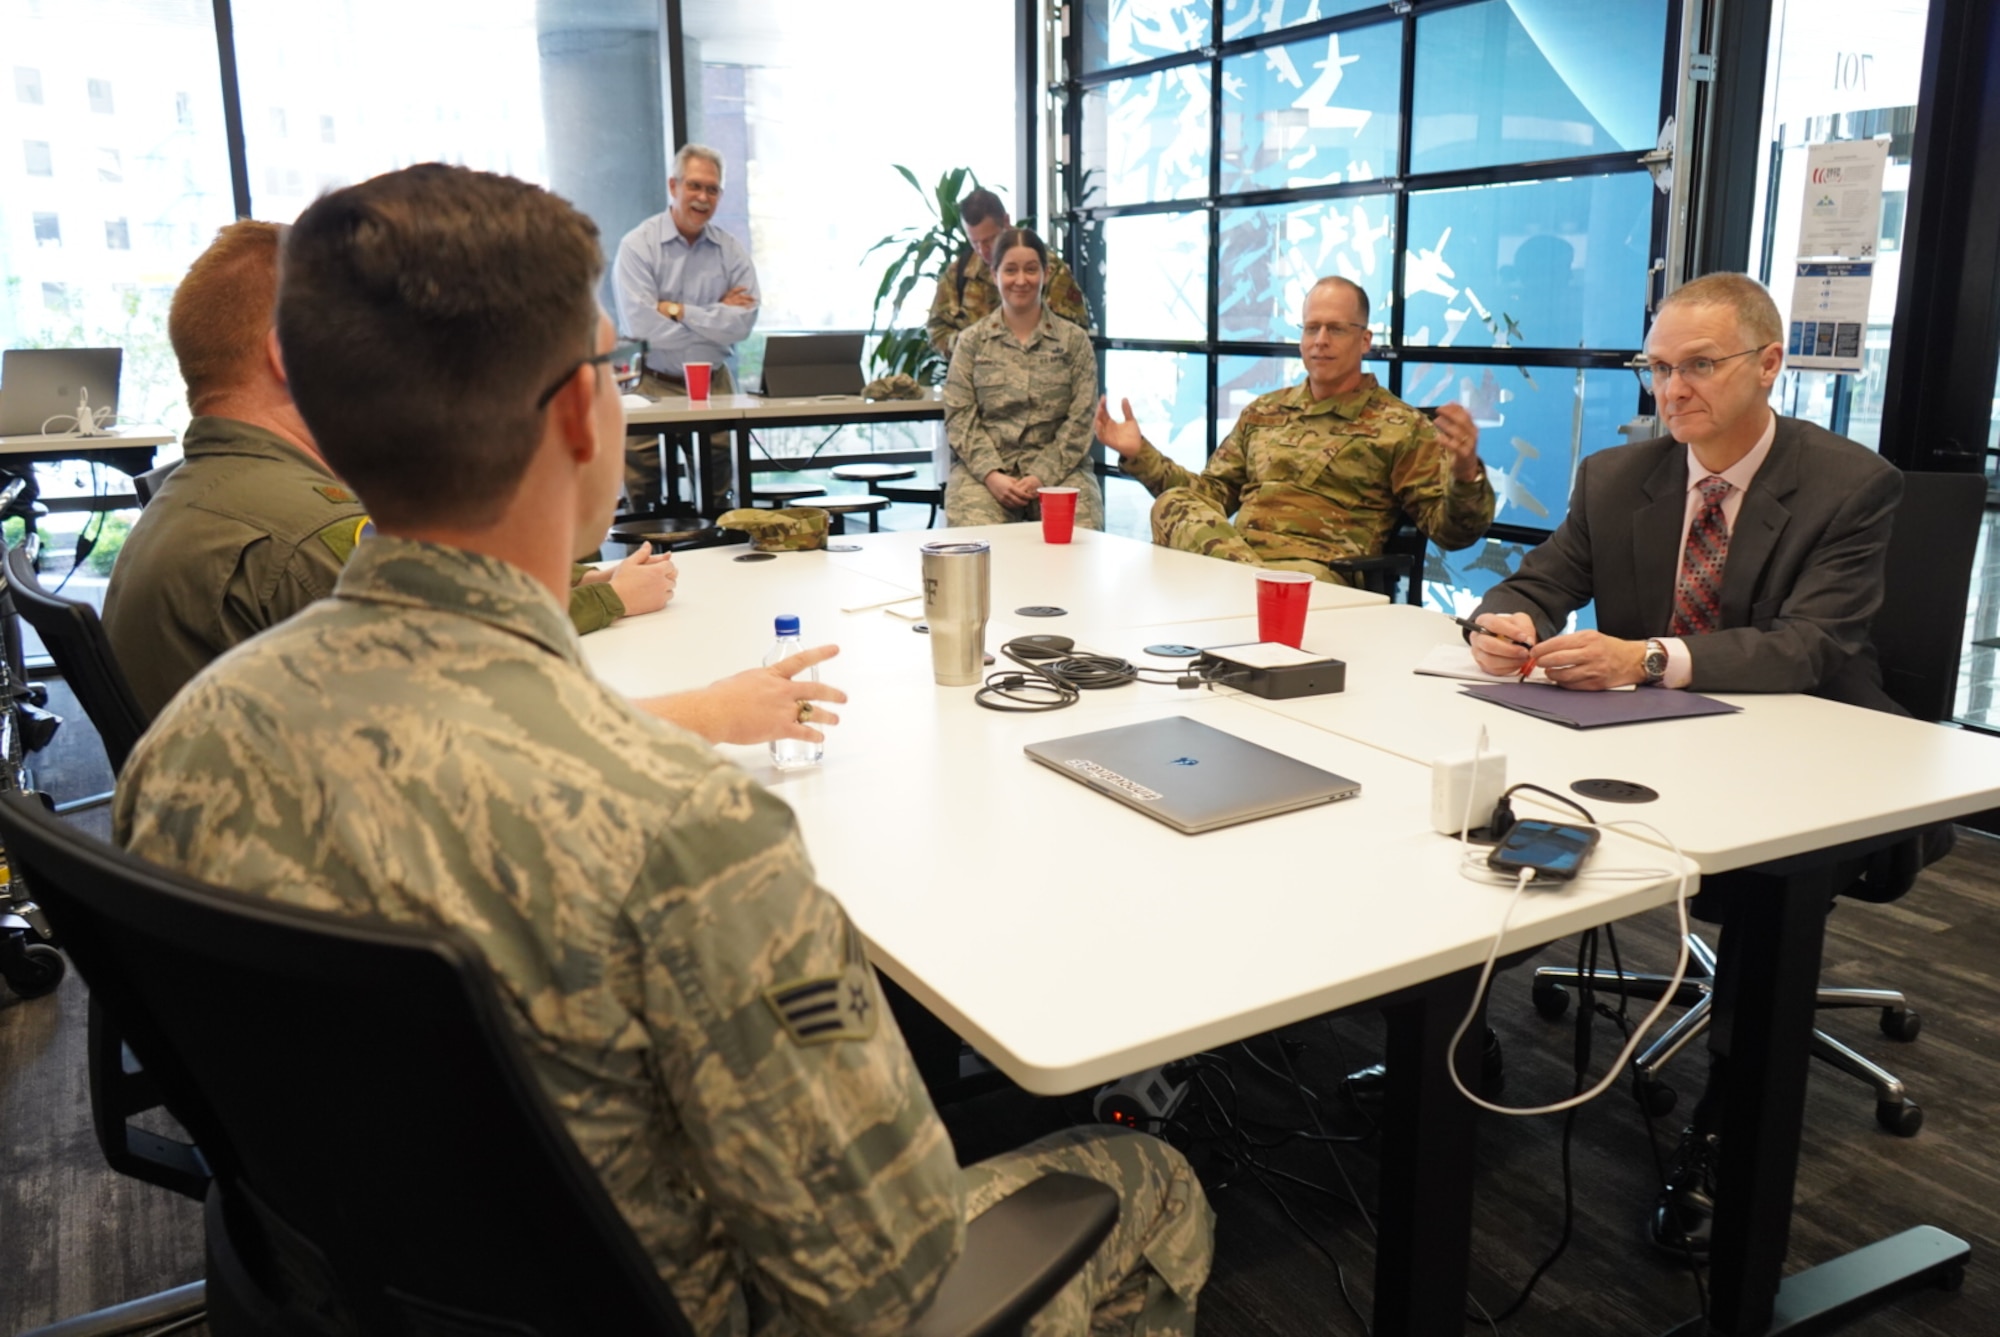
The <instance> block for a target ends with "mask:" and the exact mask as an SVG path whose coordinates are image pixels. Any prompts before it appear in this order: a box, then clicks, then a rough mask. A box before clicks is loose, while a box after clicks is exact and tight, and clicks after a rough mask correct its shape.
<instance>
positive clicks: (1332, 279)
mask: <svg viewBox="0 0 2000 1337" xmlns="http://www.w3.org/2000/svg"><path fill="white" fill-rule="evenodd" d="M1321 288H1333V289H1335V290H1337V291H1341V292H1351V293H1353V294H1354V300H1355V301H1357V302H1359V303H1361V323H1362V324H1363V325H1366V324H1367V323H1368V310H1369V307H1368V290H1367V289H1366V288H1364V287H1362V286H1361V285H1360V284H1358V283H1356V282H1355V281H1354V280H1353V279H1349V278H1342V277H1341V276H1340V275H1338V274H1329V275H1327V276H1326V277H1325V278H1323V279H1321V280H1320V281H1319V282H1317V283H1315V284H1313V286H1312V287H1311V288H1309V289H1307V290H1306V296H1308V297H1310V296H1312V294H1313V293H1315V292H1317V291H1319V290H1320V289H1321Z"/></svg>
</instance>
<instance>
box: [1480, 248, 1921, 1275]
mask: <svg viewBox="0 0 2000 1337" xmlns="http://www.w3.org/2000/svg"><path fill="white" fill-rule="evenodd" d="M1783 340H1784V325H1783V323H1782V321H1781V320H1780V319H1779V316H1778V308H1777V306H1776V304H1774V303H1773V302H1772V301H1771V296H1770V294H1769V293H1767V292H1765V291H1764V289H1763V288H1762V287H1761V286H1760V285H1758V284H1757V283H1756V282H1754V281H1752V280H1751V279H1748V278H1746V277H1744V276H1743V275H1741V274H1711V275H1708V276H1707V277H1705V278H1699V279H1696V280H1694V281H1693V282H1692V283H1689V284H1687V285H1685V286H1683V287H1681V288H1679V289H1676V290H1675V291H1674V292H1673V293H1672V294H1671V295H1670V296H1668V297H1667V299H1666V300H1665V301H1664V302H1662V303H1661V304H1660V311H1659V315H1658V316H1657V317H1656V318H1655V320H1654V322H1653V328H1652V331H1651V332H1650V333H1649V334H1648V335H1647V336H1646V359H1647V361H1648V362H1649V363H1650V366H1649V367H1648V368H1647V369H1646V370H1645V371H1644V372H1642V373H1641V379H1643V380H1645V381H1646V383H1647V388H1648V389H1650V390H1651V391H1652V392H1653V397H1654V399H1655V401H1656V402H1657V403H1658V405H1659V410H1660V416H1661V418H1662V419H1663V420H1664V421H1665V423H1666V426H1667V430H1668V431H1669V432H1670V433H1672V435H1671V436H1668V437H1661V438H1659V439H1657V440H1653V441H1641V442H1639V443H1637V444H1636V445H1629V446H1619V447H1616V448H1615V449H1611V450H1606V451H1603V452H1601V453H1599V454H1597V455H1593V456H1591V457H1590V458H1589V459H1587V460H1585V461H1584V462H1583V464H1582V467H1581V468H1579V469H1578V471H1577V477H1576V489H1575V492H1574V493H1573V494H1572V496H1571V498H1570V509H1569V515H1568V516H1567V517H1566V518H1565V519H1564V520H1563V522H1562V524H1561V525H1560V526H1559V527H1558V528H1557V529H1556V532H1555V533H1554V534H1552V535H1550V537H1549V540H1548V542H1546V543H1544V544H1542V545H1541V546H1540V547H1538V548H1536V549H1535V550H1534V551H1533V552H1531V553H1529V554H1528V556H1527V557H1526V558H1525V559H1524V560H1523V561H1522V563H1521V569H1520V571H1519V572H1518V573H1516V574H1515V575H1513V576H1510V577H1508V578H1507V579H1506V580H1504V581H1502V582H1501V583H1500V584H1499V585H1497V586H1495V587H1494V588H1493V590H1492V591H1491V592H1490V593H1489V594H1488V595H1487V596H1486V599H1485V600H1484V601H1483V602H1482V603H1481V604H1480V605H1479V609H1478V611H1477V612H1476V613H1475V614H1474V620H1475V621H1477V622H1478V623H1479V625H1480V626H1482V627H1485V628H1486V629H1487V630H1488V631H1491V632H1497V633H1498V634H1499V635H1498V636H1497V637H1496V636H1490V635H1483V634H1475V635H1473V636H1472V637H1471V647H1472V653H1473V656H1474V658H1476V659H1477V660H1478V661H1479V663H1480V665H1481V667H1483V668H1485V669H1487V670H1488V671H1490V672H1495V673H1500V672H1513V671H1518V670H1519V669H1520V668H1521V667H1522V666H1523V665H1524V664H1525V663H1526V662H1527V661H1528V660H1530V659H1532V660H1534V661H1535V662H1536V663H1538V664H1539V665H1540V666H1541V667H1542V668H1544V669H1546V670H1547V672H1548V675H1549V679H1550V680H1551V681H1552V682H1555V683H1556V684H1558V685H1559V686H1562V687H1567V688H1573V689H1575V690H1578V691H1596V690H1602V689H1604V688H1609V687H1623V686H1626V685H1628V684H1645V685H1650V686H1657V687H1664V688H1682V687H1686V688H1694V689H1696V690H1702V691H1715V692H1809V693H1812V694H1814V695H1816V696H1825V697H1831V698H1832V699H1834V700H1836V701H1845V702H1847V703H1849V704H1851V705H1857V706H1866V707H1869V708H1871V709H1875V710H1887V711H1894V712H1896V713H1898V714H1901V713H1902V712H1901V711H1900V709H1899V708H1898V707H1897V706H1896V705H1895V703H1894V702H1893V701H1891V700H1890V699H1889V697H1888V696H1887V695H1886V694H1884V692H1883V690H1882V674H1881V669H1880V666H1879V665H1878V664H1877V663H1876V660H1875V650H1874V647H1873V645H1871V644H1870V642H1869V639H1868V628H1869V623H1870V622H1871V621H1872V620H1873V619H1874V616H1875V610H1876V609H1877V608H1879V607H1880V606H1881V604H1882V571H1883V563H1884V555H1885V553H1886V551H1887V548H1888V543H1889V526H1890V522H1891V520H1892V519H1893V517H1894V514H1895V510H1896V503H1897V502H1898V500H1900V498H1901V497H1902V493H1903V478H1902V475H1901V474H1900V473H1899V472H1898V471H1897V470H1896V469H1895V468H1894V467H1893V466H1891V465H1889V464H1887V463H1885V462H1883V460H1882V459H1881V457H1879V456H1877V455H1875V454H1874V453H1873V452H1871V451H1869V450H1867V449H1866V448H1864V447H1862V446H1858V445H1856V444H1855V443H1854V442H1852V441H1849V440H1846V439H1845V438H1843V437H1838V436H1834V435H1833V434H1832V433H1830V432H1826V431H1823V430H1821V429H1820V428H1818V427H1815V426H1813V425H1812V424H1811V423H1805V422H1800V421H1798V420H1797V419H1795V418H1781V417H1779V416H1778V415H1777V414H1775V413H1773V412H1772V411H1771V407H1770V403H1769V396H1770V393H1771V385H1772V383H1773V382H1774V381H1776V380H1777V378H1778V372H1779V370H1780V369H1781V368H1782V367H1783V365H1784V344H1783ZM1593 600H1594V601H1595V602H1596V604H1597V625H1598V630H1596V631H1579V632H1571V633H1569V634H1567V635H1557V634H1554V633H1557V632H1559V631H1560V630H1561V628H1562V626H1563V624H1564V622H1565V621H1566V620H1567V619H1568V617H1569V615H1570V614H1571V613H1573V612H1575V611H1576V610H1577V609H1578V608H1581V607H1583V605H1585V604H1587V603H1590V602H1592V601H1593ZM1499 637H1507V638H1510V639H1508V640H1502V639H1499ZM1516 642H1522V643H1525V644H1517V643H1516ZM1528 647H1532V648H1528ZM1945 848H1949V844H1948V842H1947V843H1945V844H1943V845H1940V846H1938V847H1937V850H1936V852H1937V853H1942V852H1943V849H1945ZM1930 853H1931V851H1930V850H1929V849H1928V848H1927V849H1926V854H1927V855H1929V854H1930ZM1932 857H1934V856H1932ZM1709 888H1710V883H1709V882H1707V881H1705V882H1704V883H1703V890H1704V893H1707V892H1708V891H1709ZM1705 898H1706V897H1705ZM1727 959H1728V957H1727V951H1726V949H1725V953H1724V961H1725V966H1724V968H1725V969H1727V968H1728V966H1727V964H1726V963H1727ZM1716 1043H1717V1037H1716V1035H1715V1033H1714V1032H1713V1031H1712V1032H1711V1046H1712V1048H1711V1055H1710V1068H1709V1080H1708V1087H1707V1090H1706V1091H1705V1092H1704V1093H1703V1095H1702V1099H1701V1102H1700V1103H1699V1104H1698V1105H1697V1106H1696V1107H1695V1110H1694V1114H1693V1118H1692V1122H1691V1124H1690V1125H1689V1127H1688V1129H1687V1130H1686V1131H1685V1132H1684V1133H1682V1135H1681V1145H1680V1151H1679V1154H1678V1155H1677V1156H1676V1158H1675V1162H1674V1168H1673V1170H1672V1172H1671V1173H1670V1174H1669V1176H1668V1178H1667V1184H1666V1187H1665V1189H1664V1190H1663V1191H1662V1193H1661V1194H1660V1199H1659V1201H1658V1203H1657V1204H1656V1205H1655V1207H1654V1210H1653V1216H1652V1220H1651V1222H1650V1227H1651V1234H1652V1238H1653V1242H1654V1243H1655V1244H1657V1245H1659V1246H1660V1247H1662V1248H1663V1249H1666V1250H1668V1251H1669V1252H1672V1253H1675V1254H1677V1255H1683V1256H1685V1255H1688V1254H1693V1255H1696V1256H1702V1255H1705V1254H1706V1253H1707V1251H1708V1244H1709V1227H1710V1225H1711V1223H1712V1221H1713V1218H1714V1213H1715V1164H1716V1158H1717V1150H1718V1147H1717V1141H1716V1130H1717V1129H1718V1128H1719V1127H1720V1126H1721V1106H1722V1101H1723V1099H1724V1098H1725V1092H1726V1091H1727V1088H1728V1085H1729V1083H1728V1058H1727V1055H1726V1053H1724V1052H1723V1051H1722V1050H1721V1049H1717V1048H1713V1046H1715V1045H1716Z"/></svg>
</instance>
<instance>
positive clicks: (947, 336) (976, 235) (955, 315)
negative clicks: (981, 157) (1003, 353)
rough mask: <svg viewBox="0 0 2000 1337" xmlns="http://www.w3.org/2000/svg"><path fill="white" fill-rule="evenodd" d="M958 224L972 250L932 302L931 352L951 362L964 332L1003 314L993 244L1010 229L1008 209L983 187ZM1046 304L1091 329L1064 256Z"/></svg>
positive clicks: (1054, 268) (1052, 267)
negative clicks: (992, 316)
mask: <svg viewBox="0 0 2000 1337" xmlns="http://www.w3.org/2000/svg"><path fill="white" fill-rule="evenodd" d="M958 221H959V226H961V227H963V228H964V229H965V239H966V241H968V242H970V243H971V244H970V245H969V246H967V247H966V248H965V249H964V250H962V251H960V252H959V253H958V256H957V258H956V259H954V260H953V261H952V262H951V263H950V264H949V265H947V266H946V267H945V271H944V276H943V277H942V278H940V279H939V280H938V285H937V295H936V296H934V297H932V298H931V318H930V323H929V324H928V325H927V326H926V331H927V332H928V333H929V335H930V339H931V347H933V348H935V349H937V351H938V355H939V356H940V357H943V358H945V359H946V360H947V361H948V360H950V358H951V350H952V345H953V344H955V343H956V342H958V336H959V332H960V331H962V330H968V329H970V328H972V327H973V326H974V325H977V324H978V323H979V322H980V321H982V320H984V319H985V318H986V317H987V316H988V315H990V314H991V313H993V312H995V311H997V310H999V309H1000V290H999V289H998V288H997V287H995V286H994V284H993V265H994V262H995V261H996V260H997V259H998V258H999V257H997V256H995V255H994V254H993V243H994V242H995V241H996V240H998V238H999V236H1000V234H1001V233H1002V232H1004V231H1006V230H1007V228H1008V226H1009V224H1008V221H1007V206H1006V205H1004V204H1002V203H1000V197H999V196H998V195H995V194H994V193H993V192H992V191H990V190H988V189H986V188H985V187H984V186H980V187H978V188H976V189H975V190H973V191H972V192H971V193H970V194H968V195H967V196H966V197H965V198H964V199H962V200H960V201H959V202H958ZM1042 304H1043V305H1044V306H1046V307H1048V309H1049V310H1051V311H1053V312H1055V313H1056V314H1057V315H1058V316H1061V317H1062V318H1063V319H1064V320H1066V321H1068V322H1069V323H1070V324H1072V325H1075V326H1077V327H1079V328H1081V329H1083V330H1086V331H1088V330H1089V329H1090V304H1089V303H1088V302H1086V301H1085V300H1084V298H1083V289H1081V288H1079V287H1077V286H1076V276H1075V275H1074V274H1072V273H1070V272H1069V266H1068V265H1066V264H1064V263H1063V262H1062V259H1061V257H1060V256H1055V255H1051V256H1050V257H1049V276H1048V283H1047V285H1046V286H1045V287H1044V288H1043V290H1042Z"/></svg>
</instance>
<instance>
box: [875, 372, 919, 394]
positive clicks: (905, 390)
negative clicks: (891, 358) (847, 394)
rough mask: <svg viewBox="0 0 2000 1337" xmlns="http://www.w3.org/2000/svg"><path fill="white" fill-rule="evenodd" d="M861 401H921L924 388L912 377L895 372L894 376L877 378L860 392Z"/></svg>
mask: <svg viewBox="0 0 2000 1337" xmlns="http://www.w3.org/2000/svg"><path fill="white" fill-rule="evenodd" d="M861 397H862V398H863V399H922V398H923V397H924V388H923V387H922V386H920V385H918V384H917V381H916V378H915V377H914V376H910V375H907V374H905V373H903V372H900V371H899V372H897V373H896V374H895V375H894V376H877V377H876V378H875V379H874V380H872V381H870V382H868V384H867V386H865V387H864V388H863V389H862V391H861Z"/></svg>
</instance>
